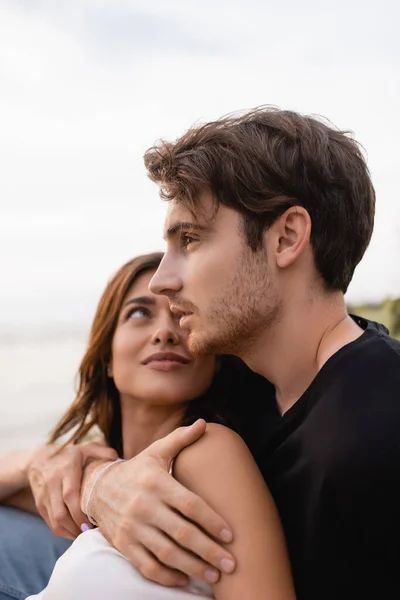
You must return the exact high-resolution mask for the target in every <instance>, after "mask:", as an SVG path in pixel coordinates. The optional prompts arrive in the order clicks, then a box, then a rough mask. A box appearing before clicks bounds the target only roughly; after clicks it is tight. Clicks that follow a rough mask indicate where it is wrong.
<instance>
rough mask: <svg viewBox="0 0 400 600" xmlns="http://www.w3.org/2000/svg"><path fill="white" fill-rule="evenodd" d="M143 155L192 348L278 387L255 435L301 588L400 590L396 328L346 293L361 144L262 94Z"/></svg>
mask: <svg viewBox="0 0 400 600" xmlns="http://www.w3.org/2000/svg"><path fill="white" fill-rule="evenodd" d="M145 163H146V166H147V169H148V171H149V175H150V177H151V178H152V179H153V180H154V181H156V182H157V183H159V185H160V186H161V193H162V195H163V196H164V197H165V198H166V199H167V200H169V201H170V205H169V213H168V217H167V222H166V229H165V232H166V240H167V244H168V247H167V252H166V254H165V257H164V259H163V261H162V264H161V265H160V267H159V270H158V272H157V273H156V275H155V276H154V278H153V280H152V282H151V289H152V291H153V292H156V293H160V294H166V295H167V296H168V297H169V299H170V305H171V308H172V310H173V312H176V314H177V315H178V316H179V317H180V324H181V326H182V327H183V328H185V329H187V330H188V332H189V341H190V344H189V347H190V349H191V351H192V352H194V353H218V354H225V353H230V354H236V355H237V356H239V357H240V358H242V359H243V360H244V361H245V362H246V363H247V365H248V366H249V367H250V368H251V369H252V370H254V371H256V372H257V373H259V374H261V375H262V376H264V377H265V378H266V379H267V380H269V381H270V382H271V383H272V384H273V386H274V388H275V399H274V401H273V402H271V401H270V399H268V398H265V399H263V398H259V399H258V401H259V402H260V403H262V402H264V411H265V414H264V416H263V420H262V422H261V424H260V425H259V428H258V430H257V427H256V424H255V423H253V425H252V428H253V430H252V435H251V434H249V435H250V437H253V436H257V439H258V442H259V445H258V448H257V451H256V454H255V456H256V459H257V461H258V464H259V466H260V468H261V470H262V473H263V475H264V478H265V480H266V482H267V484H268V485H269V487H270V489H271V491H272V493H273V496H274V498H275V501H276V503H277V506H278V509H279V512H280V515H281V518H282V522H283V525H284V529H285V533H286V538H287V543H288V547H289V551H290V556H291V561H292V568H293V574H294V579H295V583H296V589H297V593H298V597H299V598H305V599H307V600H310V599H313V598H315V599H317V598H318V599H322V598H324V600H326V599H328V598H332V599H337V598H341V599H343V598H349V599H350V598H360V599H361V598H369V597H371V598H372V597H374V598H377V597H379V598H389V597H393V598H394V597H400V581H399V577H398V573H397V561H396V556H397V551H396V543H397V539H398V537H399V534H400V519H399V516H398V507H399V503H400V472H399V465H400V442H399V428H400V343H399V342H397V341H395V340H393V339H391V338H389V337H388V336H387V335H386V333H385V332H382V331H381V330H378V329H376V328H374V327H373V326H372V325H371V324H370V325H368V324H366V323H364V322H363V321H361V320H359V319H352V318H351V317H349V315H348V314H347V312H346V307H345V302H344V293H345V292H346V290H347V287H348V285H349V283H350V281H351V279H352V276H353V273H354V269H355V267H356V266H357V264H358V262H359V261H360V260H361V258H362V256H363V254H364V252H365V250H366V248H367V245H368V243H369V241H370V237H371V234H372V229H373V220H374V207H375V194H374V190H373V187H372V184H371V181H370V177H369V173H368V170H367V167H366V164H365V161H364V158H363V156H362V153H361V151H360V149H359V147H358V145H357V144H356V142H355V141H354V140H352V139H351V138H349V137H348V136H347V135H345V134H344V133H342V132H340V131H337V130H335V129H333V128H331V127H328V126H327V125H325V124H324V123H322V122H320V121H317V120H315V119H312V118H309V117H303V116H301V115H298V114H296V113H292V112H287V111H280V110H277V109H271V108H260V109H256V110H254V111H251V112H250V113H248V114H244V115H239V116H230V117H227V118H224V119H221V120H219V121H216V122H214V123H207V124H206V125H203V126H200V127H196V128H193V129H191V130H189V131H188V132H187V133H186V134H184V135H183V136H182V137H181V138H180V139H178V140H177V141H176V142H175V143H166V142H160V143H159V144H158V145H157V146H155V147H154V148H152V149H150V150H149V151H148V152H147V153H146V156H145ZM246 410H248V406H246V404H245V403H243V407H242V411H243V412H245V411H246Z"/></svg>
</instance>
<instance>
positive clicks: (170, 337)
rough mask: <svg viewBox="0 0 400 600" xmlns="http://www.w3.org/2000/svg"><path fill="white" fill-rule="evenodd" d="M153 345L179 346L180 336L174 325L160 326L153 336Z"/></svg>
mask: <svg viewBox="0 0 400 600" xmlns="http://www.w3.org/2000/svg"><path fill="white" fill-rule="evenodd" d="M152 343H153V344H173V345H175V344H178V343H179V334H178V331H177V330H176V329H175V328H174V327H173V326H172V325H167V324H165V325H160V326H159V327H158V328H157V329H156V331H155V332H154V334H153V336H152Z"/></svg>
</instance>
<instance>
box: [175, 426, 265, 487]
mask: <svg viewBox="0 0 400 600" xmlns="http://www.w3.org/2000/svg"><path fill="white" fill-rule="evenodd" d="M238 471H244V472H245V473H246V474H247V475H246V478H247V477H252V478H254V477H256V478H257V479H259V480H260V482H261V480H262V478H261V475H260V473H259V471H258V468H257V465H256V464H255V462H254V459H253V457H252V455H251V453H250V450H249V449H248V447H247V446H246V443H245V442H244V441H243V439H242V438H241V437H240V436H239V435H238V434H237V433H236V432H234V431H233V430H232V429H229V428H228V427H225V426H224V425H219V424H217V423H208V424H207V428H206V432H205V433H204V435H203V436H202V437H201V438H200V439H199V440H198V441H197V442H195V443H194V444H192V445H191V446H188V447H187V448H185V449H184V450H182V452H181V453H180V454H179V456H178V457H177V458H176V460H175V465H174V475H175V477H176V478H177V479H178V480H179V481H180V482H181V483H183V484H184V485H186V486H187V487H189V488H190V489H192V490H193V491H197V492H198V491H199V487H203V486H204V485H207V484H206V482H209V485H214V484H218V485H220V484H221V476H222V477H223V479H224V480H225V481H226V479H229V478H231V477H232V476H233V475H234V473H235V472H236V473H237V472H238ZM207 487H208V486H207Z"/></svg>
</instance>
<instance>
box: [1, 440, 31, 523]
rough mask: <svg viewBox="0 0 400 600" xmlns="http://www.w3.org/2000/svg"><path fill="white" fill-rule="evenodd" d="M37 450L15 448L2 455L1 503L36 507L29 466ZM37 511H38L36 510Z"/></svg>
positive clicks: (24, 507)
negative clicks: (30, 483) (30, 486)
mask: <svg viewBox="0 0 400 600" xmlns="http://www.w3.org/2000/svg"><path fill="white" fill-rule="evenodd" d="M34 452H35V450H33V449H29V450H15V451H13V452H7V453H5V454H2V455H0V503H1V504H9V505H11V506H17V507H18V508H23V509H25V510H30V511H31V512H32V510H33V509H34V505H35V503H34V502H33V497H32V493H31V492H30V488H29V481H28V468H29V464H30V461H31V458H32V456H33V454H34ZM35 512H37V511H35Z"/></svg>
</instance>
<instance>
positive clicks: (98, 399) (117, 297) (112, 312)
mask: <svg viewBox="0 0 400 600" xmlns="http://www.w3.org/2000/svg"><path fill="white" fill-rule="evenodd" d="M162 257H163V254H162V253H161V252H154V253H152V254H146V255H143V256H138V257H136V258H134V259H132V260H130V261H129V262H127V263H125V264H124V265H123V266H122V267H121V268H120V269H118V271H117V272H116V273H115V274H114V276H113V277H112V278H111V280H110V281H109V282H108V284H107V286H106V288H105V290H104V292H103V294H102V296H101V298H100V301H99V304H98V306H97V310H96V314H95V317H94V320H93V324H92V328H91V331H90V335H89V342H88V346H87V349H86V352H85V355H84V357H83V359H82V362H81V364H80V367H79V387H78V391H77V395H76V398H75V400H74V402H73V403H72V405H71V406H70V407H69V408H68V410H67V411H66V412H65V414H64V415H63V416H62V417H61V419H60V421H59V422H58V423H57V425H56V427H55V428H54V430H53V431H52V432H51V434H50V438H49V443H54V442H56V441H57V440H58V439H59V438H60V437H62V436H64V435H66V434H67V433H69V432H70V431H71V430H74V431H73V433H72V435H71V437H70V438H69V439H67V442H66V444H67V443H68V444H71V443H72V444H77V443H79V442H81V441H82V440H83V439H84V438H85V436H87V434H88V433H89V431H90V430H91V429H92V428H93V427H95V426H97V427H98V428H99V429H100V431H101V432H102V434H103V436H104V439H105V441H106V443H107V445H109V446H111V447H112V448H115V450H116V451H117V452H118V454H119V455H120V456H121V455H122V427H121V407H120V401H119V392H118V390H117V388H116V387H115V384H114V381H113V379H112V378H110V377H109V376H108V374H107V367H108V363H109V361H110V359H111V345H112V340H113V337H114V333H115V329H116V326H117V322H118V317H119V314H120V311H121V307H122V304H123V302H124V299H125V297H126V295H127V293H128V292H129V290H130V289H131V287H132V285H133V284H134V282H135V281H136V279H137V278H138V277H139V276H140V275H141V274H143V273H145V272H147V271H155V270H156V269H157V268H158V266H159V264H160V262H161V260H162ZM222 365H223V366H222ZM227 365H228V358H226V359H224V361H223V363H221V368H220V370H219V372H218V374H217V375H216V376H215V377H214V380H213V383H212V386H211V388H210V389H209V390H208V391H207V392H206V393H205V394H204V395H203V396H201V397H200V398H196V399H194V400H192V401H191V402H190V403H189V406H188V409H187V412H186V415H185V418H184V421H183V424H185V425H188V424H190V423H192V422H194V421H195V420H196V419H197V418H199V417H202V418H204V419H206V420H207V421H213V422H217V423H223V424H225V425H228V426H230V427H232V428H234V429H236V430H238V427H237V426H235V425H234V423H233V418H232V417H230V416H229V415H230V409H229V407H228V406H227V401H228V399H229V398H231V397H232V392H233V389H234V384H233V383H232V382H233V379H232V377H231V371H232V369H231V366H230V365H231V363H230V362H229V366H227ZM237 369H238V367H235V370H237Z"/></svg>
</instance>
